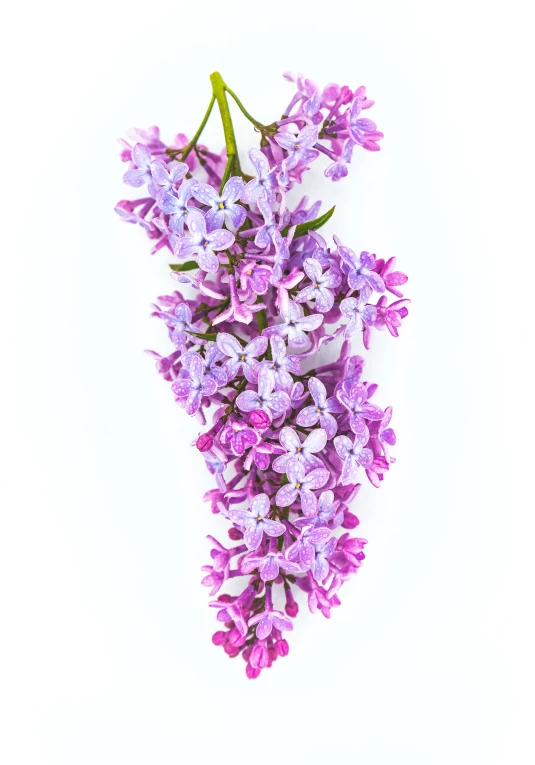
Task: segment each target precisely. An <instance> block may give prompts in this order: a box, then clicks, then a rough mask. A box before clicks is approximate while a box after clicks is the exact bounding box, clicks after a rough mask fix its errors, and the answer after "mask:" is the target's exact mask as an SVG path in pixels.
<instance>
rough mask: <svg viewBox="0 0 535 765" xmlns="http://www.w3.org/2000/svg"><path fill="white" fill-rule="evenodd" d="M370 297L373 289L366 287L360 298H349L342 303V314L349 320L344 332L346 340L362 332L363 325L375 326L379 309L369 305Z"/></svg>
mask: <svg viewBox="0 0 535 765" xmlns="http://www.w3.org/2000/svg"><path fill="white" fill-rule="evenodd" d="M370 295H371V289H370V287H368V285H365V286H364V287H362V289H361V290H360V294H359V296H358V297H356V298H355V297H348V298H345V299H344V300H342V302H341V303H340V313H341V314H342V316H345V317H346V318H347V319H349V321H348V323H347V324H346V327H345V330H344V337H345V338H346V340H347V338H349V337H351V335H354V334H355V333H356V332H360V331H361V330H362V328H363V325H366V326H367V327H372V326H373V325H374V324H375V320H376V318H377V308H376V307H375V306H374V305H369V304H368V302H367V301H368V300H369V298H370Z"/></svg>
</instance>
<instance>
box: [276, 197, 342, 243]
mask: <svg viewBox="0 0 535 765" xmlns="http://www.w3.org/2000/svg"><path fill="white" fill-rule="evenodd" d="M335 207H336V205H335V206H334V207H331V209H330V210H328V211H327V212H326V213H325V214H324V215H320V217H319V218H316V219H315V220H309V221H307V222H306V223H300V224H299V225H298V226H296V228H295V234H294V239H297V238H298V237H299V236H306V235H307V234H308V232H309V231H317V230H318V229H319V228H321V227H322V226H324V225H325V224H326V223H327V221H328V220H329V218H331V217H332V214H333V213H334V210H335ZM289 230H290V226H286V228H283V230H282V231H281V234H282V235H283V236H287V234H288V231H289Z"/></svg>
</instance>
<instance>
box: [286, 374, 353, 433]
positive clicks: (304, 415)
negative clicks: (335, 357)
mask: <svg viewBox="0 0 535 765" xmlns="http://www.w3.org/2000/svg"><path fill="white" fill-rule="evenodd" d="M308 389H309V391H310V393H311V395H312V398H313V399H314V405H313V406H306V407H305V408H304V409H303V410H302V411H300V412H299V414H298V415H297V424H298V425H304V427H306V428H311V427H312V426H313V425H315V424H316V423H317V422H318V420H319V423H320V425H321V427H322V428H323V429H324V430H325V431H326V433H327V438H329V439H330V438H332V437H333V436H334V434H335V433H336V431H337V430H338V424H337V422H336V420H335V418H334V417H333V414H340V413H341V412H343V411H344V408H343V406H341V404H340V402H339V401H338V400H337V399H336V398H335V397H334V396H331V397H330V398H327V391H326V390H325V385H324V384H323V383H322V382H321V381H320V380H318V378H317V377H311V378H310V380H309V381H308Z"/></svg>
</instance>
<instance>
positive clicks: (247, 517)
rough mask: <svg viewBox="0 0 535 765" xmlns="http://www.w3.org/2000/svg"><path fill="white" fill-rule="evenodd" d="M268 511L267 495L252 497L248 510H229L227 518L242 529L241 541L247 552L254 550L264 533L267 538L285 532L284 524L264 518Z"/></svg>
mask: <svg viewBox="0 0 535 765" xmlns="http://www.w3.org/2000/svg"><path fill="white" fill-rule="evenodd" d="M269 510H270V508H269V498H268V496H267V494H257V495H256V497H253V499H252V500H251V505H250V507H249V509H248V510H235V509H234V508H231V509H230V510H229V518H230V519H231V520H232V521H234V523H237V524H238V525H239V526H242V528H243V529H244V534H243V541H244V542H245V544H246V545H247V548H248V549H249V550H256V548H257V547H258V545H259V544H260V542H261V541H262V536H263V534H264V532H265V533H266V534H267V535H268V536H269V537H279V536H280V535H281V534H284V532H285V531H286V527H285V526H284V524H282V523H280V522H279V521H273V520H271V519H270V518H266V516H267V515H268V513H269Z"/></svg>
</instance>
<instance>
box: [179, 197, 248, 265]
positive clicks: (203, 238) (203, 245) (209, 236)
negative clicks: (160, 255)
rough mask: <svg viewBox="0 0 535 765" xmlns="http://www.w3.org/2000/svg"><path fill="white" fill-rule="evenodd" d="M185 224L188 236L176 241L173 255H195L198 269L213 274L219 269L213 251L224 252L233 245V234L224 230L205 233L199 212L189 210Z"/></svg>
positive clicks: (204, 224) (204, 223) (180, 256)
mask: <svg viewBox="0 0 535 765" xmlns="http://www.w3.org/2000/svg"><path fill="white" fill-rule="evenodd" d="M186 223H187V226H188V229H189V232H190V236H189V237H184V238H182V239H179V240H178V242H177V246H176V250H175V254H176V255H178V257H179V258H187V257H191V256H192V255H197V256H198V258H197V262H198V263H199V266H200V268H202V270H203V271H208V273H211V274H214V273H215V272H216V271H217V269H218V268H219V260H218V259H217V255H216V254H215V252H214V250H226V249H227V248H228V247H230V246H231V245H232V244H234V234H233V233H232V232H231V231H227V230H226V229H224V228H216V229H215V230H214V231H210V232H207V231H206V221H205V219H204V216H203V214H202V213H201V212H200V211H199V210H190V212H189V213H188V217H187V219H186Z"/></svg>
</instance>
